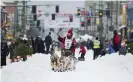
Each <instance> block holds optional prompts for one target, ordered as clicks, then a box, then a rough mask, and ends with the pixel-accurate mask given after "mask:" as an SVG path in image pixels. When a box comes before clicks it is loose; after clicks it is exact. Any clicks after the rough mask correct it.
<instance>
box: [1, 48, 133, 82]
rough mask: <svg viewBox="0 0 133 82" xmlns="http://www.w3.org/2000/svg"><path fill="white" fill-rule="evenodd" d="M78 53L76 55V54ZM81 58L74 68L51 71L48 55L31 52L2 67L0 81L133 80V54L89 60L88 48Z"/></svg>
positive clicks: (91, 53) (103, 81)
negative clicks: (25, 56) (20, 59)
mask: <svg viewBox="0 0 133 82" xmlns="http://www.w3.org/2000/svg"><path fill="white" fill-rule="evenodd" d="M78 52H79V49H77V50H76V53H77V54H76V57H79V56H80V55H79V54H78ZM56 53H57V54H60V52H56ZM85 57H86V61H84V62H78V63H77V65H76V71H72V72H62V73H59V72H56V73H55V72H53V71H51V67H50V55H45V54H35V55H33V56H32V57H30V58H28V60H27V61H26V62H17V63H13V64H8V65H7V66H5V67H3V68H2V69H1V73H2V77H1V79H2V80H1V82H133V55H131V54H127V55H126V56H119V55H118V53H115V54H111V55H109V54H107V55H106V56H104V57H101V58H98V59H97V60H92V58H93V51H91V50H89V51H87V53H86V56H85Z"/></svg>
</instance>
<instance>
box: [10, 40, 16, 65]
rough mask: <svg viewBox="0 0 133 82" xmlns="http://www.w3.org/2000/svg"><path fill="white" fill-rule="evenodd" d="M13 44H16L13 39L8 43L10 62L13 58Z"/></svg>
mask: <svg viewBox="0 0 133 82" xmlns="http://www.w3.org/2000/svg"><path fill="white" fill-rule="evenodd" d="M15 46H16V44H15V41H12V42H11V44H10V45H9V52H10V60H11V63H12V62H14V58H15Z"/></svg>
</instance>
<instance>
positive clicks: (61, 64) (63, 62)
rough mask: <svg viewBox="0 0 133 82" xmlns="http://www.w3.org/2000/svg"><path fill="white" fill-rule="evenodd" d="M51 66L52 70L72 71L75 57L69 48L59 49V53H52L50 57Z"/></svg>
mask: <svg viewBox="0 0 133 82" xmlns="http://www.w3.org/2000/svg"><path fill="white" fill-rule="evenodd" d="M50 59H51V67H52V70H53V71H54V72H65V71H74V70H75V65H76V63H77V59H76V58H74V57H73V55H72V53H71V51H70V50H61V55H60V56H59V55H58V54H56V53H54V54H52V55H51V57H50Z"/></svg>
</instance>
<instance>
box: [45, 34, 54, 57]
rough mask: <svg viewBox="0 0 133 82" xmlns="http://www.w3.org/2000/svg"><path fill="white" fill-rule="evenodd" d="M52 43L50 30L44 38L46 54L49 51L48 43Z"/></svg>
mask: <svg viewBox="0 0 133 82" xmlns="http://www.w3.org/2000/svg"><path fill="white" fill-rule="evenodd" d="M51 44H52V38H51V32H49V35H47V36H46V38H45V46H46V54H48V53H49V48H50V45H51Z"/></svg>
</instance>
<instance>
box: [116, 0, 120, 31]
mask: <svg viewBox="0 0 133 82" xmlns="http://www.w3.org/2000/svg"><path fill="white" fill-rule="evenodd" d="M118 8H119V5H118V1H117V0H116V28H117V29H118V14H119V10H118Z"/></svg>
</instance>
